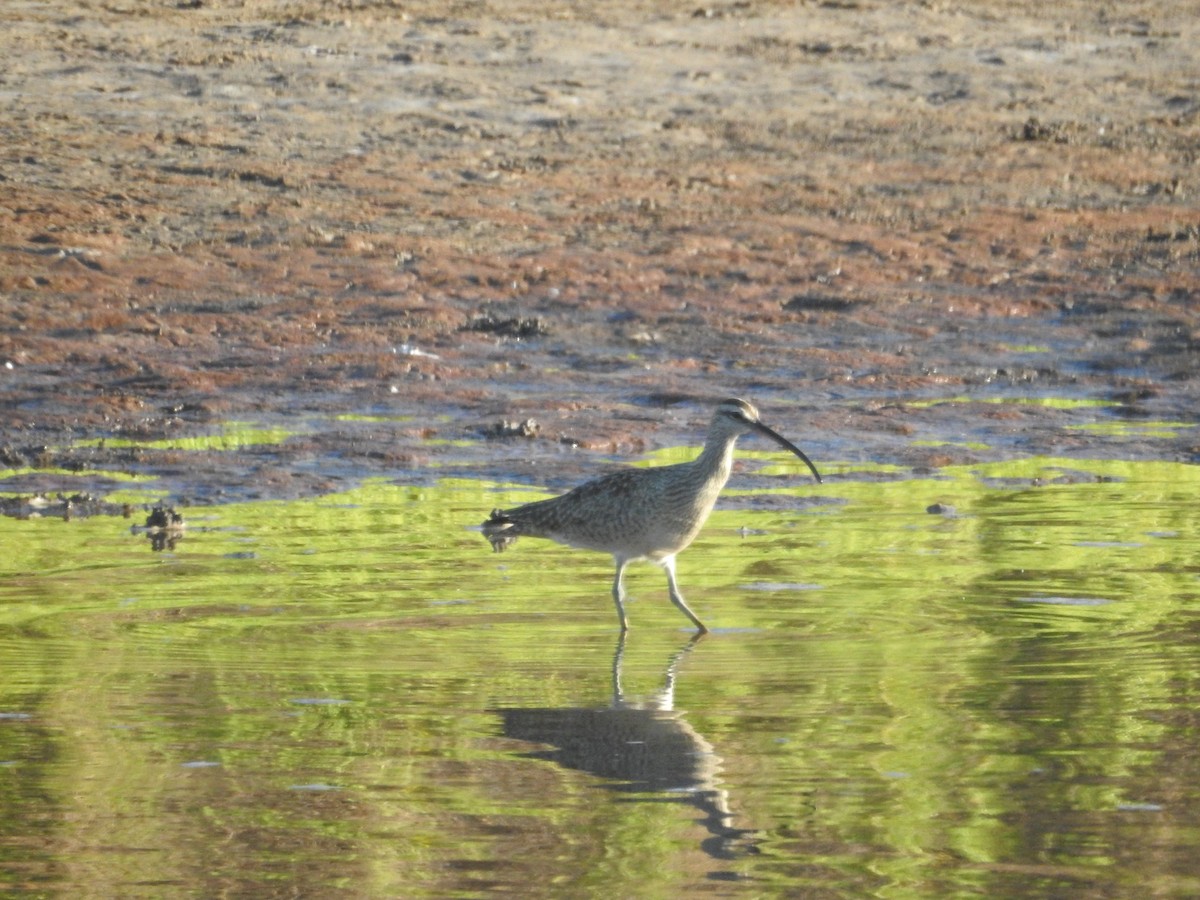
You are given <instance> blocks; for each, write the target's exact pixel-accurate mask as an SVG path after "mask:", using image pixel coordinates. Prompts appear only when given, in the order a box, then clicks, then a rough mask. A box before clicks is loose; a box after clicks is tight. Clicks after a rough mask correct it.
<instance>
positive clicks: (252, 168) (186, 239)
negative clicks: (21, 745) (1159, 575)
mask: <svg viewBox="0 0 1200 900" xmlns="http://www.w3.org/2000/svg"><path fill="white" fill-rule="evenodd" d="M1198 45H1200V21H1198V20H1197V19H1196V17H1195V14H1194V7H1193V6H1192V4H1190V3H1185V2H1182V0H1180V2H1169V0H1167V2H1154V3H1151V2H1132V3H1121V4H1107V3H1094V2H1092V0H1066V2H1063V3H1059V4H1056V5H1055V6H1054V7H1053V8H1047V7H1046V6H1045V5H1044V4H1039V3H1033V2H1025V0H980V2H972V3H965V2H963V3H953V2H950V3H919V4H918V3H912V4H908V3H892V2H884V0H879V2H872V0H837V2H832V0H830V2H811V3H772V2H733V3H720V4H715V5H701V6H696V7H680V8H675V7H671V6H670V5H666V4H649V3H639V2H625V0H622V2H617V3H603V4H602V3H582V4H571V5H567V6H562V7H559V6H555V5H549V6H547V5H545V4H531V3H526V2H522V0H514V2H492V3H486V2H484V3H466V2H463V3H450V4H445V3H425V2H415V3H403V4H400V3H390V2H379V3H371V2H366V0H364V2H345V3H317V2H308V0H296V2H282V0H280V2H266V0H262V2H256V0H246V2H239V3H233V2H211V0H188V2H180V3H172V4H146V3H142V2H135V0H105V2H90V0H72V2H65V0H47V2H33V0H30V2H14V3H6V4H4V6H3V7H2V8H0V55H2V56H3V58H4V59H6V60H7V61H8V62H7V64H6V66H5V70H4V71H3V72H2V73H0V135H2V136H3V148H2V151H0V154H2V156H0V159H2V164H0V403H2V409H3V415H2V416H0V468H4V469H9V470H13V469H17V470H21V472H20V474H17V475H13V476H12V477H9V478H5V479H4V480H2V481H0V490H4V491H35V490H45V491H54V490H59V489H64V484H63V479H62V478H61V476H55V475H54V474H52V473H47V472H40V473H39V472H36V471H35V472H30V471H25V470H28V469H41V470H47V469H49V470H53V469H63V468H65V469H86V470H96V469H99V470H112V471H118V472H133V473H137V474H143V475H145V474H148V475H153V476H157V477H158V478H159V482H160V483H161V485H162V488H163V492H164V495H169V496H172V497H174V498H179V499H181V500H183V501H185V502H189V501H191V502H199V501H214V500H217V501H219V500H222V499H237V498H243V497H275V496H280V497H282V496H296V495H302V494H312V493H318V492H323V491H328V490H335V489H337V488H338V487H340V486H343V485H345V484H348V483H351V482H353V481H354V480H355V479H357V478H361V477H364V476H367V475H395V476H397V477H410V478H414V479H419V478H428V477H436V476H437V474H438V472H439V467H444V466H447V465H455V466H458V467H461V468H459V469H457V470H456V471H458V472H460V473H461V472H462V471H463V470H464V469H465V470H468V471H469V472H470V473H471V474H473V475H477V476H478V477H481V478H490V479H501V480H512V479H516V480H522V481H528V482H530V483H533V484H538V485H548V486H551V487H561V486H565V485H566V484H568V483H570V482H571V481H572V480H574V479H575V477H576V475H577V473H578V471H579V470H581V469H582V470H587V471H595V469H596V466H597V465H603V464H605V463H606V462H607V461H608V457H610V456H626V455H633V454H637V453H640V452H644V451H646V450H650V449H654V448H657V447H662V446H670V445H676V444H681V443H695V442H697V441H698V439H699V433H700V429H702V427H703V423H704V421H705V420H706V419H707V417H708V414H709V411H710V406H709V405H708V402H709V400H711V399H713V398H720V397H723V396H727V395H741V396H745V397H747V398H749V399H752V400H753V401H754V402H756V403H757V404H758V405H759V406H760V407H761V408H762V410H763V413H764V418H766V419H767V420H768V421H770V422H771V423H772V424H773V425H774V426H775V427H776V428H778V429H779V430H780V431H782V432H784V433H785V434H788V435H790V436H792V437H793V438H795V439H796V441H797V442H798V443H800V444H801V445H802V446H803V447H804V448H805V449H806V450H807V451H808V452H809V453H810V455H812V456H813V457H814V459H817V460H818V461H821V460H842V461H851V462H853V461H878V462H888V463H898V464H901V465H907V466H914V467H936V466H939V465H945V464H949V463H962V462H971V461H975V460H986V459H997V458H1007V457H1011V456H1014V455H1031V454H1049V455H1054V456H1066V457H1079V458H1085V457H1086V458H1129V459H1168V460H1182V461H1189V462H1195V461H1200V429H1197V427H1196V425H1197V423H1198V421H1200V418H1198V416H1197V410H1198V409H1200V212H1197V209H1198V208H1200V207H1198V203H1197V198H1198V197H1200V179H1198V168H1197V151H1196V148H1197V146H1200V80H1198V79H1197V72H1196V68H1195V47H1196V46H1198ZM1006 399H1007V400H1018V399H1023V400H1029V399H1047V400H1050V401H1053V402H1049V403H1046V404H1041V403H1029V402H1023V403H1016V402H1007V403H1006V402H996V401H1001V400H1006ZM939 401H953V402H939ZM528 419H534V420H535V421H536V423H537V424H536V427H534V426H530V427H526V428H524V429H522V428H521V427H520V426H521V424H522V423H525V422H526V421H527V420H528ZM228 422H252V423H258V424H263V425H268V426H272V427H276V428H280V429H283V430H286V431H288V432H289V433H291V434H292V436H291V437H290V438H288V439H287V440H285V441H283V442H281V443H271V444H263V445H256V446H247V447H243V448H240V449H238V450H235V451H209V452H199V451H195V450H191V451H187V452H184V451H179V450H171V449H156V448H155V447H146V446H144V444H145V442H151V441H161V440H163V439H168V438H177V437H179V436H184V435H201V436H203V435H210V434H214V433H217V432H218V431H219V428H220V427H221V426H222V424H223V423H228ZM505 422H508V423H510V424H511V425H513V426H514V427H513V428H510V429H506V428H505V427H504V423H505ZM1142 423H1175V424H1174V425H1172V426H1169V427H1167V426H1160V425H1157V424H1156V425H1155V427H1154V428H1142V427H1140V425H1141V424H1142ZM522 431H523V432H524V433H523V434H522V433H520V432H522ZM508 432H516V433H515V434H509V433H508ZM100 438H103V439H104V441H103V442H97V440H96V439H100ZM131 442H132V443H131ZM139 442H140V443H141V445H140V446H139ZM77 484H78V482H77V481H75V480H72V481H70V483H69V484H68V485H66V487H68V488H70V489H74V488H75V486H77ZM90 484H91V486H92V487H95V488H98V489H99V490H101V491H103V489H104V487H105V482H104V479H103V478H93V479H91V482H90Z"/></svg>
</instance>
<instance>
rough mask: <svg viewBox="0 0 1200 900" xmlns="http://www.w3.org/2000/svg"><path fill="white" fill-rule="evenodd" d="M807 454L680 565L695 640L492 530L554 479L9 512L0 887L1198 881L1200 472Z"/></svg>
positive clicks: (867, 886) (701, 887) (1183, 891)
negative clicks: (160, 527)
mask: <svg viewBox="0 0 1200 900" xmlns="http://www.w3.org/2000/svg"><path fill="white" fill-rule="evenodd" d="M782 459H783V458H782V457H780V456H778V455H775V454H761V455H751V457H750V461H749V462H748V463H747V465H749V466H750V468H752V469H755V468H756V467H757V469H756V471H757V474H758V476H760V477H757V478H756V479H754V480H753V481H743V482H740V484H741V489H738V486H739V482H736V481H735V484H734V486H733V489H732V490H731V491H730V492H729V493H728V495H727V496H726V497H724V498H723V500H722V504H721V507H720V509H719V510H718V512H717V513H715V514H714V516H713V518H712V520H711V521H710V523H709V526H708V527H707V529H706V530H705V532H704V533H703V534H702V536H701V537H700V539H699V540H698V541H697V542H696V544H695V545H694V546H693V548H691V549H690V550H689V551H687V552H686V553H684V554H683V555H682V556H681V557H680V562H679V576H680V583H681V585H682V587H683V590H684V592H685V594H686V595H687V597H688V600H689V602H690V603H691V605H692V606H693V608H694V609H695V610H696V611H697V613H698V614H699V615H701V616H702V617H703V618H704V619H705V621H706V622H707V623H708V624H709V625H710V627H713V628H714V633H713V634H711V635H709V636H707V637H705V638H703V639H701V640H699V641H695V642H693V641H692V638H691V634H690V632H689V631H688V630H687V629H686V628H685V627H684V626H686V624H687V623H686V622H685V621H684V620H683V619H682V617H681V616H680V615H679V614H678V612H677V611H676V610H675V609H674V608H673V607H672V606H671V605H670V603H669V602H668V601H667V599H666V592H665V579H664V578H663V576H662V575H661V573H660V572H659V571H658V570H656V569H654V568H653V567H650V566H639V567H634V568H632V569H631V570H630V572H629V574H628V577H627V586H628V589H629V591H630V593H631V594H632V595H633V597H634V598H635V599H634V601H633V602H632V603H630V605H629V614H630V619H631V623H632V629H633V630H632V631H631V633H630V635H629V637H628V639H627V640H626V641H625V642H624V643H622V642H620V641H619V640H618V636H617V631H616V627H615V625H616V622H615V614H614V612H613V610H612V608H611V601H610V599H609V595H608V590H609V582H610V579H611V565H610V562H609V561H608V560H607V559H606V558H604V557H602V556H599V555H595V554H588V553H581V552H577V551H572V550H568V549H565V548H560V547H557V546H554V545H550V544H545V543H541V542H535V541H530V540H523V541H520V542H518V544H517V545H516V546H515V547H514V548H512V549H511V550H510V551H508V552H507V553H505V554H502V555H494V554H491V553H490V552H489V549H488V546H487V543H486V542H485V541H484V540H483V538H482V537H481V536H480V535H479V534H478V533H477V532H475V531H474V530H473V527H474V526H475V525H476V524H477V523H478V522H479V521H480V520H482V518H483V517H484V516H485V515H486V512H487V511H488V510H490V509H491V508H492V507H494V506H504V505H510V504H513V503H516V502H521V501H523V500H526V499H531V498H533V497H535V496H539V495H538V494H536V493H534V492H531V491H530V490H528V489H521V488H511V489H508V488H505V487H504V486H499V485H487V484H481V483H478V482H475V481H469V480H454V479H447V480H444V481H441V482H438V483H436V484H433V485H431V486H422V487H412V486H404V485H397V484H393V483H390V482H386V481H378V482H373V483H370V484H367V485H365V486H363V487H361V488H360V489H356V490H354V491H350V492H346V493H341V494H334V495H330V496H326V497H322V498H320V499H316V500H306V501H290V502H269V503H242V504H230V505H224V506H216V507H210V508H190V509H187V510H185V514H186V516H187V519H188V523H189V530H188V532H187V534H186V536H185V537H184V538H183V539H182V540H180V541H178V542H177V543H176V544H175V546H174V548H173V549H171V550H167V551H166V552H154V551H152V550H151V546H150V543H149V541H148V540H147V539H146V536H145V535H142V534H137V533H133V532H131V531H130V529H129V527H128V523H127V522H125V521H123V520H120V519H113V518H106V517H97V518H92V519H86V520H78V521H70V522H63V521H61V520H31V521H14V520H11V519H0V540H2V542H3V546H4V547H5V548H6V551H7V552H6V553H5V554H4V555H3V558H2V559H0V666H2V667H3V672H4V673H5V677H4V679H3V682H2V683H0V804H2V806H3V815H2V816H0V885H2V886H3V890H5V891H8V892H12V893H14V894H17V895H20V894H25V893H29V894H39V893H50V892H52V893H65V892H68V891H76V892H82V893H83V894H85V895H92V896H162V897H168V896H171V897H174V896H218V895H222V894H231V895H242V896H283V895H293V894H303V895H305V896H339V895H347V896H348V895H356V896H431V897H432V896H438V897H441V896H476V895H479V894H483V893H487V892H490V891H499V890H504V891H509V892H519V893H520V894H521V895H522V896H547V897H550V896H554V897H559V896H592V895H596V896H600V895H603V896H639V897H678V896H688V895H694V894H695V893H697V892H703V893H704V894H706V895H716V896H746V897H752V896H753V897H756V896H773V895H783V894H789V895H796V894H801V893H806V895H811V896H831V897H832V896H843V897H860V896H879V897H916V896H971V895H980V896H1026V897H1030V896H1046V897H1050V896H1064V895H1076V896H1085V895H1086V896H1114V897H1116V896H1130V895H1133V894H1135V893H1136V894H1140V895H1158V896H1179V897H1182V896H1189V895H1194V894H1196V893H1197V892H1200V863H1197V862H1196V854H1195V848H1196V847H1197V846H1200V813H1198V812H1197V810H1198V809H1200V802H1198V801H1200V788H1198V787H1197V785H1200V762H1198V761H1197V756H1196V754H1195V739H1196V717H1195V696H1196V690H1197V680H1198V677H1200V676H1198V675H1197V673H1198V672H1200V643H1198V642H1200V639H1198V638H1197V634H1198V631H1197V618H1198V610H1200V604H1198V602H1197V596H1198V594H1200V566H1197V563H1196V560H1197V559H1200V554H1198V552H1197V551H1198V550H1200V547H1198V545H1197V537H1196V535H1197V524H1198V523H1197V518H1198V516H1200V514H1198V513H1197V511H1196V504H1195V497H1196V495H1197V487H1198V486H1200V477H1198V473H1200V469H1197V468H1196V467H1194V466H1183V465H1174V464H1166V463H1136V464H1135V463H1116V462H1096V463H1086V462H1079V461H1077V460H1075V461H1059V460H1050V459H1036V460H1026V461H1020V462H1014V463H1004V464H992V465H987V466H977V467H969V468H968V467H964V468H946V469H939V470H936V471H934V472H932V473H930V474H925V475H920V476H917V475H914V474H913V473H911V472H907V471H904V470H895V469H892V470H881V469H879V468H874V467H871V468H867V467H864V468H851V467H849V466H843V467H841V469H840V470H839V468H838V467H837V466H832V467H828V468H829V472H828V474H829V475H830V476H832V477H830V478H828V479H827V482H826V484H824V485H822V486H814V485H812V484H811V483H803V482H801V481H800V480H799V479H795V478H779V479H776V478H772V477H770V476H771V475H772V473H774V472H776V471H785V470H784V466H785V463H783V462H782ZM773 466H777V467H779V468H778V470H777V469H775V468H772V467H773ZM824 468H826V467H823V469H824ZM786 471H790V470H786ZM747 485H749V487H747ZM933 504H940V506H937V507H934V508H935V510H937V511H936V512H935V513H931V512H928V511H927V510H928V509H929V508H930V507H931V506H933Z"/></svg>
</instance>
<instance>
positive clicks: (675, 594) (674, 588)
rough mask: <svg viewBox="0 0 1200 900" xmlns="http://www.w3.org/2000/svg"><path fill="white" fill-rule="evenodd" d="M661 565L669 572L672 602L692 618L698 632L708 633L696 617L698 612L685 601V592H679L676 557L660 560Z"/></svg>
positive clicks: (668, 587) (669, 589)
mask: <svg viewBox="0 0 1200 900" xmlns="http://www.w3.org/2000/svg"><path fill="white" fill-rule="evenodd" d="M659 565H660V566H662V567H663V570H664V571H665V572H666V573H667V593H669V594H670V595H671V602H672V603H674V604H675V606H676V607H678V609H679V611H680V612H682V613H683V614H684V615H685V616H687V617H688V618H689V619H691V620H692V624H693V625H695V626H696V632H697V634H707V633H708V629H707V628H705V627H704V623H703V622H701V621H700V620H699V619H698V618H696V614H695V613H694V612H692V611H691V610H690V609H689V608H688V605H687V604H686V603H684V602H683V594H681V593H679V585H678V584H676V583H675V557H674V556H668V557H666V558H665V559H662V560H660V561H659Z"/></svg>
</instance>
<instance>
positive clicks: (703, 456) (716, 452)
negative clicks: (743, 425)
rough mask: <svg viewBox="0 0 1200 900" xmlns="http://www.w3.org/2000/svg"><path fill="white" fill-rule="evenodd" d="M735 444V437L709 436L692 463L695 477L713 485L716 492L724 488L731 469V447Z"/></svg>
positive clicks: (723, 435) (725, 435) (727, 435)
mask: <svg viewBox="0 0 1200 900" xmlns="http://www.w3.org/2000/svg"><path fill="white" fill-rule="evenodd" d="M736 443H737V435H729V434H709V436H708V440H706V441H705V442H704V449H703V450H701V451H700V455H699V456H697V457H696V459H695V461H694V462H693V463H692V467H693V471H694V472H695V476H696V477H697V478H698V479H699V480H702V481H705V482H707V483H709V484H711V485H714V486H715V487H716V489H717V490H718V491H719V490H720V489H721V488H722V487H724V486H725V482H726V481H728V480H729V473H730V471H732V469H733V447H734V444H736Z"/></svg>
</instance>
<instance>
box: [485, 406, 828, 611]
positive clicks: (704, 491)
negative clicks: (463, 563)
mask: <svg viewBox="0 0 1200 900" xmlns="http://www.w3.org/2000/svg"><path fill="white" fill-rule="evenodd" d="M751 432H757V433H758V434H761V435H765V436H766V437H769V438H770V439H771V440H773V441H775V442H776V443H777V444H779V445H780V446H782V447H786V448H787V449H788V450H790V451H791V452H792V453H794V454H796V456H798V457H800V459H802V460H803V461H804V463H805V464H806V465H807V466H808V468H809V469H810V470H812V473H813V477H814V478H816V479H817V481H818V482H820V480H821V475H820V473H819V472H817V467H816V466H814V465H813V464H812V461H811V460H810V459H809V458H808V457H807V456H805V455H804V453H803V452H801V450H800V448H799V447H797V446H796V445H795V444H793V443H792V442H791V441H789V440H788V439H787V438H785V437H783V435H781V434H779V433H777V432H776V431H774V430H772V429H770V428H768V427H767V426H766V425H764V424H763V423H762V422H760V421H759V420H758V410H756V409H755V408H754V407H753V406H751V405H750V404H749V403H747V402H746V401H745V400H737V399H733V400H725V401H723V402H722V403H721V404H720V405H719V406H718V407H717V411H716V412H715V413H714V414H713V417H712V421H711V422H709V425H708V436H707V438H706V439H705V441H704V449H703V450H702V451H700V455H699V456H697V457H696V458H695V459H694V460H692V461H691V462H688V463H679V464H678V465H673V466H658V467H656V468H652V469H623V470H621V471H619V472H614V473H612V474H611V475H605V476H603V477H601V478H597V479H594V480H593V481H588V482H585V483H584V484H581V485H580V486H579V487H577V488H575V489H574V490H572V491H568V492H567V493H565V494H563V495H562V496H561V497H554V498H552V499H550V500H539V501H537V502H534V503H526V504H525V505H524V506H518V507H515V508H513V509H505V510H501V509H495V510H492V515H491V517H490V518H489V519H488V520H487V521H486V522H484V523H483V534H484V536H485V537H486V538H487V539H488V540H489V541H490V542H491V544H492V549H493V550H495V551H497V552H499V551H501V550H503V549H505V548H506V547H508V546H509V545H510V544H512V543H513V542H514V541H516V539H517V538H519V537H523V536H524V537H538V538H549V539H550V540H552V541H557V542H558V543H560V544H568V545H570V546H572V547H579V548H582V549H586V550H603V551H605V552H606V553H611V554H612V555H613V559H614V560H615V562H616V564H617V572H616V576H615V578H614V579H613V587H612V596H613V602H614V603H615V604H616V606H617V616H618V618H619V619H620V621H621V631H623V632H624V631H627V630H628V629H629V621H628V619H626V617H625V602H624V601H625V587H624V577H625V566H626V565H628V564H629V563H630V562H632V561H633V560H637V559H647V560H650V561H651V562H653V563H656V564H657V565H658V566H660V567H661V568H662V569H663V571H665V572H666V573H667V591H668V593H669V594H670V597H671V602H672V603H674V604H675V606H676V607H678V608H679V610H680V612H682V613H683V614H684V615H685V616H687V617H688V618H689V619H691V621H692V624H693V625H695V626H696V629H697V631H698V632H700V633H704V632H706V631H708V629H707V628H705V627H704V623H703V622H701V621H700V620H699V619H698V618H697V617H696V614H695V613H694V612H692V611H691V609H689V608H688V605H687V604H686V603H685V602H684V600H683V595H682V594H680V593H679V585H678V584H676V582H675V555H676V554H677V553H679V552H680V551H681V550H683V549H684V548H685V547H687V546H688V544H690V543H691V542H692V541H693V540H694V539H695V537H696V535H697V534H698V533H699V532H700V528H701V527H702V526H703V525H704V521H705V519H707V518H708V514H709V513H710V512H712V508H713V505H714V504H715V503H716V502H717V496H718V495H719V494H720V493H721V488H723V487H724V486H725V482H726V481H728V480H729V472H730V469H731V468H732V467H733V447H734V444H735V443H736V442H737V439H738V438H739V437H741V436H742V435H743V434H748V433H751Z"/></svg>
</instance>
